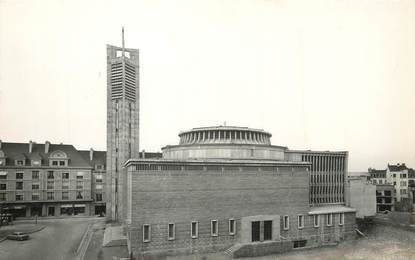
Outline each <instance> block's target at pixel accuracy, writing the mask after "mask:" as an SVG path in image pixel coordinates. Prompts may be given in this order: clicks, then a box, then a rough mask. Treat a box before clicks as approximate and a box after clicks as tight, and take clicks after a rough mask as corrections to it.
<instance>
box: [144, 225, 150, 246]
mask: <svg viewBox="0 0 415 260" xmlns="http://www.w3.org/2000/svg"><path fill="white" fill-rule="evenodd" d="M143 242H150V225H147V224H146V225H143Z"/></svg>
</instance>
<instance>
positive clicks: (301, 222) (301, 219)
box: [298, 215, 304, 229]
mask: <svg viewBox="0 0 415 260" xmlns="http://www.w3.org/2000/svg"><path fill="white" fill-rule="evenodd" d="M303 227H304V216H303V215H298V228H299V229H301V228H303Z"/></svg>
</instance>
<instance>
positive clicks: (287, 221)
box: [283, 216, 290, 230]
mask: <svg viewBox="0 0 415 260" xmlns="http://www.w3.org/2000/svg"><path fill="white" fill-rule="evenodd" d="M283 220H284V221H283V222H284V223H283V226H284V229H285V230H288V229H289V228H290V217H289V216H284V218H283Z"/></svg>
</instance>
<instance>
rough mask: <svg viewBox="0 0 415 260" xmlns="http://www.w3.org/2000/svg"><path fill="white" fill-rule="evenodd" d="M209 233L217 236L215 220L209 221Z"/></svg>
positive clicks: (216, 222)
mask: <svg viewBox="0 0 415 260" xmlns="http://www.w3.org/2000/svg"><path fill="white" fill-rule="evenodd" d="M210 234H211V236H213V237H217V236H218V221H217V220H212V221H211V222H210Z"/></svg>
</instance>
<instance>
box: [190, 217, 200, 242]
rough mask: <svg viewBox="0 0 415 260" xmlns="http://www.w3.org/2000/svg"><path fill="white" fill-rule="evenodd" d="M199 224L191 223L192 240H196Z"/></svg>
mask: <svg viewBox="0 0 415 260" xmlns="http://www.w3.org/2000/svg"><path fill="white" fill-rule="evenodd" d="M198 224H199V223H198V222H196V221H193V222H192V224H191V225H190V235H191V237H192V238H197V236H198V226H199V225H198Z"/></svg>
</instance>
